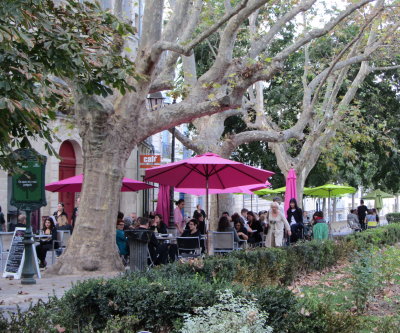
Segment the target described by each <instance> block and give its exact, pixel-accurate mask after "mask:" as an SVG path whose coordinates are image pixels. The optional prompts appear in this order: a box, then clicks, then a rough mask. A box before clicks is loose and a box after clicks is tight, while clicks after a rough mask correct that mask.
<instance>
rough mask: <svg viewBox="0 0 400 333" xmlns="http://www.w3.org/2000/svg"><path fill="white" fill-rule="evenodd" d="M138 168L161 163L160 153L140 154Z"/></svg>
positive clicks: (147, 167) (151, 166)
mask: <svg viewBox="0 0 400 333" xmlns="http://www.w3.org/2000/svg"><path fill="white" fill-rule="evenodd" d="M139 159H140V168H141V169H149V168H153V167H155V166H159V165H160V164H161V155H140V156H139Z"/></svg>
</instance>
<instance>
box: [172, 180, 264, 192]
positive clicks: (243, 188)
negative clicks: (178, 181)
mask: <svg viewBox="0 0 400 333" xmlns="http://www.w3.org/2000/svg"><path fill="white" fill-rule="evenodd" d="M269 186H271V184H270V183H269V182H266V183H264V184H253V185H245V186H235V187H228V188H225V189H214V188H211V189H209V190H208V193H209V194H224V193H243V194H250V195H253V194H254V193H253V192H252V191H257V190H260V189H264V188H266V187H269ZM175 192H182V193H187V194H193V195H206V189H204V188H181V187H180V188H175Z"/></svg>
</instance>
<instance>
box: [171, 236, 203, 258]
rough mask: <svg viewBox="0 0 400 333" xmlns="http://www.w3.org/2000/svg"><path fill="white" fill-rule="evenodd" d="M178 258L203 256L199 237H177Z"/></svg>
mask: <svg viewBox="0 0 400 333" xmlns="http://www.w3.org/2000/svg"><path fill="white" fill-rule="evenodd" d="M176 241H177V244H178V258H196V257H199V256H200V255H201V246H200V238H199V237H177V238H176Z"/></svg>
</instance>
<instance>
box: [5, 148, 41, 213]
mask: <svg viewBox="0 0 400 333" xmlns="http://www.w3.org/2000/svg"><path fill="white" fill-rule="evenodd" d="M24 153H25V154H24V156H25V160H23V161H20V162H18V163H17V165H18V167H19V168H20V169H21V170H22V172H21V173H19V174H15V175H13V176H12V198H11V204H12V205H13V206H17V207H18V206H21V205H23V206H25V205H34V206H44V205H46V198H45V192H44V186H45V177H44V175H45V163H46V162H45V159H44V160H43V159H42V160H41V161H39V159H38V158H37V156H36V155H35V154H33V153H30V152H29V151H28V152H24Z"/></svg>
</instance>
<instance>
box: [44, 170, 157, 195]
mask: <svg viewBox="0 0 400 333" xmlns="http://www.w3.org/2000/svg"><path fill="white" fill-rule="evenodd" d="M82 184H83V174H80V175H76V176H73V177H69V178H65V179H63V180H60V181H58V182H53V183H50V184H47V185H46V186H45V187H44V188H45V189H46V190H47V191H51V192H81V190H82ZM149 188H154V186H152V185H149V184H146V183H144V182H141V181H139V180H134V179H130V178H124V179H123V180H122V187H121V192H134V191H139V190H145V189H149Z"/></svg>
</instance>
